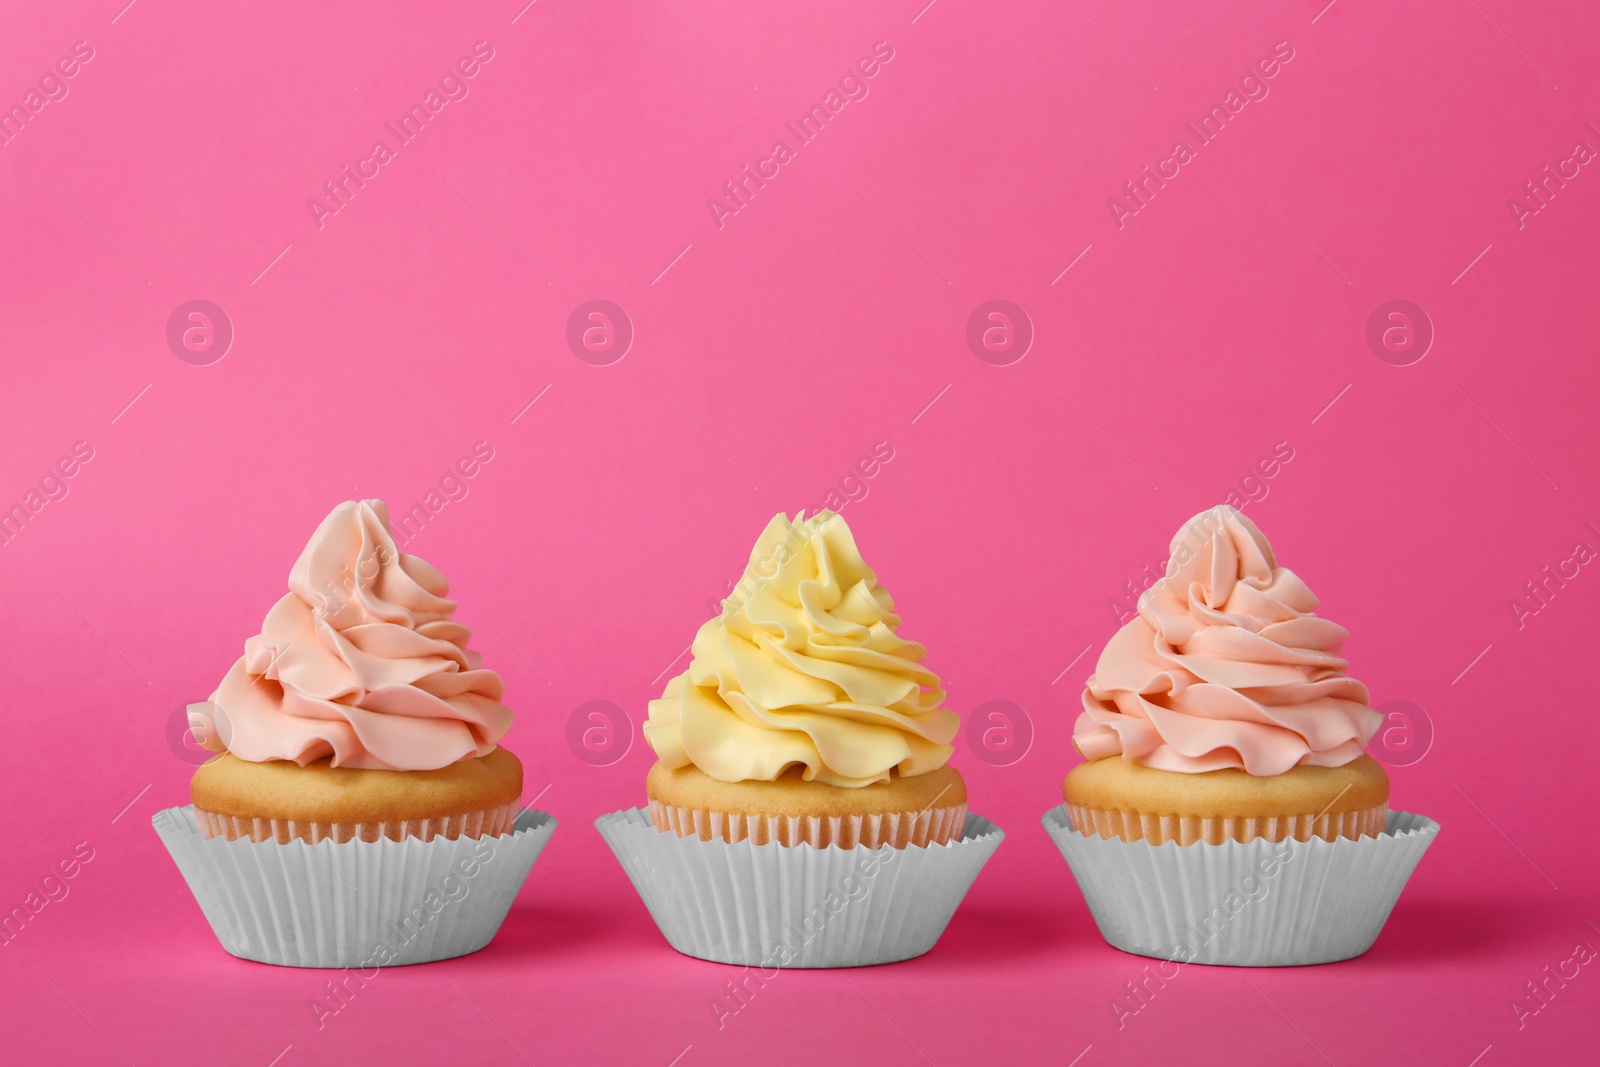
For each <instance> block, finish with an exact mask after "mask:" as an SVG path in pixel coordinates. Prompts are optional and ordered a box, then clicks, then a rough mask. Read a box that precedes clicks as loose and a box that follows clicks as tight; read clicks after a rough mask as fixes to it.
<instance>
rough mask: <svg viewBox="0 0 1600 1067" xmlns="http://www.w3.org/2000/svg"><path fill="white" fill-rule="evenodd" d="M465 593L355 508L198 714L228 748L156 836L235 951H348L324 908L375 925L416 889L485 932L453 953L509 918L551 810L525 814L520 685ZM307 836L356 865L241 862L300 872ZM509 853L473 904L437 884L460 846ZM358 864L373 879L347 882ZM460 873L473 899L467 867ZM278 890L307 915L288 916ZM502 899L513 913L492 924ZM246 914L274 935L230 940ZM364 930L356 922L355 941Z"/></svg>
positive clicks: (368, 507) (308, 558)
mask: <svg viewBox="0 0 1600 1067" xmlns="http://www.w3.org/2000/svg"><path fill="white" fill-rule="evenodd" d="M448 592H449V586H448V584H447V583H446V582H445V580H444V579H443V578H442V577H441V576H440V575H439V572H438V571H436V570H434V569H433V568H432V567H431V566H429V565H428V564H427V563H425V562H423V561H422V560H421V559H419V558H417V557H416V556H411V555H407V554H404V553H402V552H400V551H399V550H398V549H397V548H396V546H395V542H394V537H393V533H392V531H391V529H390V526H389V514H388V508H387V506H386V505H385V504H384V503H383V502H382V501H381V500H364V501H347V502H346V503H343V504H340V505H339V506H338V507H337V508H335V509H334V510H333V512H332V513H331V514H330V515H328V517H327V518H326V519H324V520H323V521H322V523H321V524H320V525H319V526H318V527H317V529H316V532H315V533H313V534H312V537H311V541H310V543H309V544H307V545H306V548H305V550H304V551H303V552H301V554H300V557H299V559H298V560H297V561H296V562H295V564H294V566H293V568H292V569H291V570H290V573H289V592H288V593H286V594H285V595H284V596H283V597H282V599H280V600H279V601H278V602H277V603H276V604H274V605H273V606H272V608H271V610H269V611H268V612H267V616H266V619H265V621H264V622H263V623H262V627H261V633H260V634H258V635H256V636H254V637H251V638H249V639H248V640H247V641H246V642H245V645H244V655H243V656H242V657H240V659H239V660H238V661H237V662H235V663H234V665H233V667H232V668H231V669H230V670H229V671H228V672H227V674H226V675H225V676H224V677H223V679H222V682H221V684H220V685H219V686H218V687H217V690H216V692H215V693H214V694H212V696H211V698H210V700H209V701H206V702H202V703H200V704H194V705H191V706H190V709H189V710H190V721H191V724H192V725H193V727H194V729H195V731H196V733H197V735H198V736H201V737H202V738H203V739H204V743H205V744H206V747H208V748H210V749H212V750H213V751H216V752H218V755H217V756H215V757H214V758H212V759H211V760H209V761H207V762H206V763H205V764H203V765H202V766H201V767H200V768H198V769H197V770H196V772H195V774H194V777H193V780H192V781H191V783H190V793H191V797H192V800H193V804H192V805H191V806H190V807H189V808H186V809H174V810H173V811H169V812H164V813H162V816H161V817H158V819H160V821H158V828H161V829H162V832H163V837H164V838H166V839H168V845H169V848H174V853H173V854H174V858H176V859H178V860H179V865H180V867H184V868H185V869H184V874H185V876H186V877H187V878H188V879H189V881H190V886H191V888H192V889H193V890H194V891H195V893H196V896H197V897H198V898H199V899H200V902H201V905H202V908H203V910H205V911H206V914H207V917H208V918H210V919H211V920H212V924H213V927H214V928H215V929H217V933H218V935H219V937H222V939H223V943H224V947H227V948H228V949H229V951H231V952H234V953H235V954H236V955H245V956H247V957H248V958H252V959H263V958H265V961H266V962H302V963H304V961H305V960H306V959H307V958H308V957H309V958H321V957H327V956H330V955H331V956H340V955H341V953H343V952H345V951H346V950H347V949H348V948H349V946H338V945H335V946H330V945H328V944H326V943H325V942H321V941H319V940H318V938H319V936H321V934H328V935H329V936H336V935H339V933H340V930H339V925H340V924H339V923H334V924H332V928H331V929H330V930H326V931H321V932H320V933H319V931H318V930H317V929H316V927H317V925H318V924H317V922H316V919H317V917H318V914H319V913H320V912H322V911H326V912H327V913H328V914H330V915H338V914H341V912H342V914H343V915H344V918H345V919H346V920H348V918H349V917H350V915H351V914H353V913H352V912H351V911H350V910H349V909H352V908H353V909H355V912H361V911H363V909H365V910H366V911H367V912H368V913H370V914H368V917H369V918H372V919H373V920H377V919H380V918H382V916H381V915H379V914H378V913H377V912H375V911H372V909H371V905H372V904H374V903H381V901H382V898H383V897H384V895H385V893H386V892H387V893H388V894H389V895H390V896H391V897H392V898H393V899H392V901H391V906H392V907H394V908H397V909H399V910H400V911H401V912H404V913H405V914H410V913H409V912H408V911H406V909H407V908H408V907H409V906H410V904H411V903H412V901H411V900H410V897H411V896H415V897H416V898H417V899H418V900H422V899H423V898H427V901H426V904H427V906H425V907H424V909H423V910H424V912H425V913H427V914H428V917H429V918H432V917H433V915H434V912H433V909H432V907H431V905H432V904H433V903H434V900H435V898H437V899H438V900H443V901H445V902H446V903H449V904H451V905H452V906H453V907H454V911H453V912H452V916H451V917H452V920H454V921H455V924H456V925H460V920H461V919H462V918H463V914H464V913H473V916H474V918H475V923H476V924H475V925H473V926H472V929H471V930H470V931H468V933H469V934H470V935H471V936H470V937H468V938H467V939H466V941H462V940H460V939H457V940H456V941H453V942H451V943H450V944H448V945H443V946H441V947H442V948H444V949H451V950H452V951H448V952H447V954H448V955H459V954H460V952H459V951H453V949H459V948H461V946H462V945H463V944H466V943H468V942H470V941H471V940H473V939H475V938H477V937H478V935H482V934H485V933H486V936H482V938H481V941H480V942H479V943H478V944H476V945H474V946H473V947H474V948H480V947H482V944H483V943H487V941H488V938H489V937H492V936H493V934H494V930H495V928H497V927H498V926H499V922H500V920H501V919H503V918H504V915H505V908H506V907H509V904H510V898H511V897H512V896H514V895H515V892H516V889H517V887H518V886H520V884H521V881H522V879H523V878H524V877H526V875H527V872H528V868H529V867H531V865H532V860H533V858H534V857H535V856H536V855H537V852H538V849H539V848H541V847H542V846H543V842H544V840H545V839H547V838H548V836H549V832H550V831H551V830H553V828H554V821H553V820H551V819H550V818H549V817H548V816H543V815H540V814H539V813H527V814H525V815H523V816H522V817H521V818H519V810H518V801H519V798H520V796H521V793H522V764H521V763H520V762H519V761H518V760H517V758H516V756H514V755H512V754H511V753H510V752H509V751H507V750H506V749H504V748H501V747H499V744H498V742H499V741H500V739H501V738H502V737H503V736H504V735H505V733H506V731H507V730H508V729H509V728H510V726H511V719H512V715H511V711H510V709H509V708H507V707H506V706H505V705H504V704H502V703H501V698H502V696H503V694H504V685H503V683H502V682H501V680H500V677H499V676H498V675H497V674H495V673H494V672H493V671H491V670H486V669H484V667H483V665H482V659H483V657H482V656H481V655H480V654H479V653H478V652H476V651H475V650H473V649H471V648H469V647H468V641H469V639H470V637H471V631H470V630H468V629H467V627H465V626H463V625H461V624H460V623H458V622H455V621H453V619H452V616H453V615H454V613H455V608H456V605H455V602H454V601H452V600H449V599H447V594H448ZM162 817H164V818H162ZM475 842H482V843H483V847H477V846H476V845H475V844H474V843H475ZM175 846H176V847H175ZM412 846H417V847H412ZM179 847H181V849H182V855H181V856H180V853H179V851H178V848H179ZM308 847H312V848H315V849H317V850H318V851H319V852H320V853H322V854H324V855H326V856H327V857H328V858H329V859H330V861H331V865H332V869H333V870H334V871H335V872H338V873H341V875H345V876H344V877H342V878H341V879H338V880H334V879H318V880H317V882H318V884H311V883H309V882H300V881H297V880H296V878H297V875H295V874H292V873H289V872H288V870H287V867H285V869H284V870H280V871H279V872H277V873H276V874H274V875H272V876H270V877H266V878H264V879H262V880H257V879H254V878H247V877H245V878H241V876H237V871H234V870H229V869H228V867H229V865H232V864H237V863H238V862H239V861H240V860H241V859H242V858H244V857H245V856H249V857H250V862H252V863H255V864H258V865H261V867H262V868H263V871H262V873H263V874H265V868H266V866H267V865H269V864H274V863H276V864H282V865H289V864H296V865H303V864H304V856H305V854H306V849H307V848H308ZM497 847H499V848H500V849H501V850H502V851H503V852H504V853H505V854H506V855H507V856H508V857H509V860H508V861H507V862H502V863H499V864H498V865H493V870H492V872H491V873H490V874H489V875H484V876H482V878H481V880H479V881H478V883H477V884H478V887H479V889H480V892H479V893H478V894H477V898H478V899H477V900H475V901H474V902H473V903H472V904H471V905H470V906H468V905H467V904H464V903H457V902H456V899H454V898H455V894H456V892H457V889H456V887H455V886H453V885H451V886H446V885H443V884H440V885H436V886H435V885H432V884H423V883H425V882H427V880H428V879H429V878H430V877H431V878H433V879H434V880H435V881H439V880H440V870H444V871H446V872H448V869H449V868H450V866H451V863H450V859H451V857H453V856H455V854H456V853H460V856H461V857H468V856H470V857H474V858H475V860H476V861H477V862H478V864H479V865H480V866H481V865H482V861H483V860H484V859H485V858H486V857H492V856H494V855H495V854H496V848H497ZM523 860H526V864H524V863H523ZM441 862H442V863H443V868H438V865H439V864H440V863H441ZM186 863H187V864H188V866H187V867H185V864H186ZM435 868H438V869H435ZM311 869H313V870H315V869H316V868H315V866H314V865H313V866H312V868H311ZM357 869H359V870H363V871H366V872H367V878H366V879H365V881H367V883H368V884H367V885H366V886H365V888H363V886H362V882H363V880H364V879H363V878H358V877H354V876H353V875H350V874H349V872H350V871H354V870H357ZM472 877H473V878H480V872H479V871H477V870H475V871H474V873H473V875H472ZM455 878H456V882H458V883H460V899H462V900H465V899H466V898H468V897H469V896H470V894H469V893H468V892H467V890H468V889H470V888H471V887H470V886H468V885H467V882H466V880H465V878H464V869H463V870H457V871H456V872H455ZM408 879H409V880H411V881H416V880H418V879H421V881H418V883H417V884H416V885H415V886H410V885H409V883H408ZM241 880H243V881H248V883H249V884H248V885H241V884H240V882H241ZM224 883H229V884H224ZM341 883H342V884H341ZM346 889H348V890H349V891H350V893H351V894H354V895H351V896H350V898H349V899H348V900H347V899H344V897H345V893H344V891H345V890H346ZM507 889H509V893H507V892H506V890H507ZM430 891H431V896H430ZM274 893H283V894H287V896H288V899H290V900H292V901H293V903H294V904H295V905H296V906H297V907H299V908H300V909H301V910H300V911H296V912H289V913H287V914H288V916H289V917H285V916H284V915H283V914H281V913H280V912H279V911H278V910H277V909H275V908H274V907H273V905H274V904H281V903H283V901H282V900H277V899H275V898H274V895H273V894H274ZM362 894H364V895H362ZM491 898H493V900H494V902H495V904H496V906H497V907H498V915H497V916H493V915H490V916H489V917H488V918H487V919H486V918H485V916H483V915H477V914H476V913H477V912H479V911H480V910H481V908H482V905H483V904H484V903H485V902H487V901H489V900H490V899H491ZM500 905H503V906H500ZM262 909H266V911H267V912H268V914H267V915H265V916H263V915H261V914H256V913H259V912H260V911H261V910H262ZM442 910H443V909H442V908H441V909H439V911H440V912H442ZM493 910H494V908H491V909H490V911H491V912H492V911H493ZM214 911H215V912H216V914H213V912H214ZM246 911H251V912H252V914H250V915H248V916H247V915H246V914H245V912H246ZM223 912H228V914H227V915H223ZM295 915H299V916H301V918H302V919H303V920H304V921H302V922H300V923H296V922H294V921H293V919H292V916H295ZM247 918H248V919H250V920H252V921H255V922H256V923H257V925H260V923H261V922H270V923H271V924H274V925H273V929H272V930H271V931H270V932H269V933H266V934H263V936H262V937H260V938H257V939H255V940H252V941H249V943H245V944H240V943H239V942H238V939H237V937H235V938H234V943H230V937H233V936H234V935H236V934H238V932H239V931H238V930H237V929H236V928H235V927H236V926H239V925H245V926H248V925H249V924H248V923H246V922H245V921H244V920H245V919H247ZM356 918H357V919H358V920H359V919H360V918H361V915H360V914H357V915H356ZM489 919H492V924H491V923H490V922H489ZM219 921H220V922H221V925H220V926H219ZM361 929H362V926H361V923H360V922H359V921H358V922H356V923H354V924H350V930H348V931H346V933H347V934H348V933H349V932H350V931H354V932H355V933H359V932H360V931H361ZM225 934H226V936H225ZM413 940H415V939H413ZM408 944H410V942H408ZM360 947H361V944H360V943H359V938H358V943H357V945H356V948H357V949H359V948H360ZM368 947H370V946H368ZM236 948H243V951H236ZM472 950H473V949H471V948H468V949H466V951H472ZM411 951H412V953H413V954H415V953H416V952H418V951H419V949H418V948H415V947H414V948H412V949H411ZM275 955H276V956H278V957H280V958H267V957H272V956H275ZM400 955H403V954H400ZM288 956H292V957H293V960H290V959H288V958H284V957H288ZM428 958H445V957H444V956H443V955H432V956H429V957H428ZM334 962H338V961H337V960H335V961H334ZM356 962H359V961H356ZM408 962H415V960H408ZM308 965H324V964H317V963H311V964H308Z"/></svg>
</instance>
